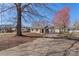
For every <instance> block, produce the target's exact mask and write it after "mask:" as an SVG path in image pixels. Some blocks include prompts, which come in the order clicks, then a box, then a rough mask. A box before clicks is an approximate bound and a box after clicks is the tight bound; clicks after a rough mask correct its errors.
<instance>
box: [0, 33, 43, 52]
mask: <svg viewBox="0 0 79 59" xmlns="http://www.w3.org/2000/svg"><path fill="white" fill-rule="evenodd" d="M23 34H24V36H15V33H0V51H1V50H4V49H8V48H11V47H15V46H17V45H20V44H23V43H26V42H31V41H33V40H35V39H36V38H37V37H41V36H42V34H35V33H23Z"/></svg>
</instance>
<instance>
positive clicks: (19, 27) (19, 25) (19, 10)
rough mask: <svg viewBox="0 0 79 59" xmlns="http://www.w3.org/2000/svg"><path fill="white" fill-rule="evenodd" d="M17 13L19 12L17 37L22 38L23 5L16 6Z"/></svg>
mask: <svg viewBox="0 0 79 59" xmlns="http://www.w3.org/2000/svg"><path fill="white" fill-rule="evenodd" d="M16 11H17V25H16V31H17V32H16V35H17V36H21V35H22V32H21V3H17V4H16Z"/></svg>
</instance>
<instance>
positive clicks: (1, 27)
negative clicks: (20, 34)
mask: <svg viewBox="0 0 79 59" xmlns="http://www.w3.org/2000/svg"><path fill="white" fill-rule="evenodd" d="M13 29H14V26H13V25H0V32H1V33H5V32H13Z"/></svg>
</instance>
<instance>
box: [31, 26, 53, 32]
mask: <svg viewBox="0 0 79 59" xmlns="http://www.w3.org/2000/svg"><path fill="white" fill-rule="evenodd" d="M30 32H31V33H53V32H54V27H48V26H46V27H31V28H30Z"/></svg>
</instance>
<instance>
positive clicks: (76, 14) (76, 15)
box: [0, 3, 79, 26]
mask: <svg viewBox="0 0 79 59" xmlns="http://www.w3.org/2000/svg"><path fill="white" fill-rule="evenodd" d="M47 6H48V7H49V8H50V9H52V11H48V10H46V9H45V8H36V9H37V10H38V12H39V13H40V14H41V15H43V16H46V17H47V18H48V19H47V21H49V22H52V20H53V15H54V14H55V12H57V11H59V10H61V9H62V8H64V7H65V6H67V7H69V16H70V18H69V20H70V23H71V24H73V23H74V22H75V21H77V20H79V4H78V3H52V4H48V5H47ZM14 13H15V12H14V11H12V12H10V11H7V13H5V15H4V17H3V18H2V21H1V16H0V25H1V24H13V23H12V21H14V20H12V21H11V19H12V18H11V17H12V16H15V15H16V14H14ZM33 17H34V19H35V20H37V19H39V18H38V17H36V16H33ZM26 18H27V17H26ZM7 20H9V21H8V22H7ZM22 23H23V24H24V25H26V26H30V24H31V23H30V22H29V21H27V23H26V22H24V21H22Z"/></svg>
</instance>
